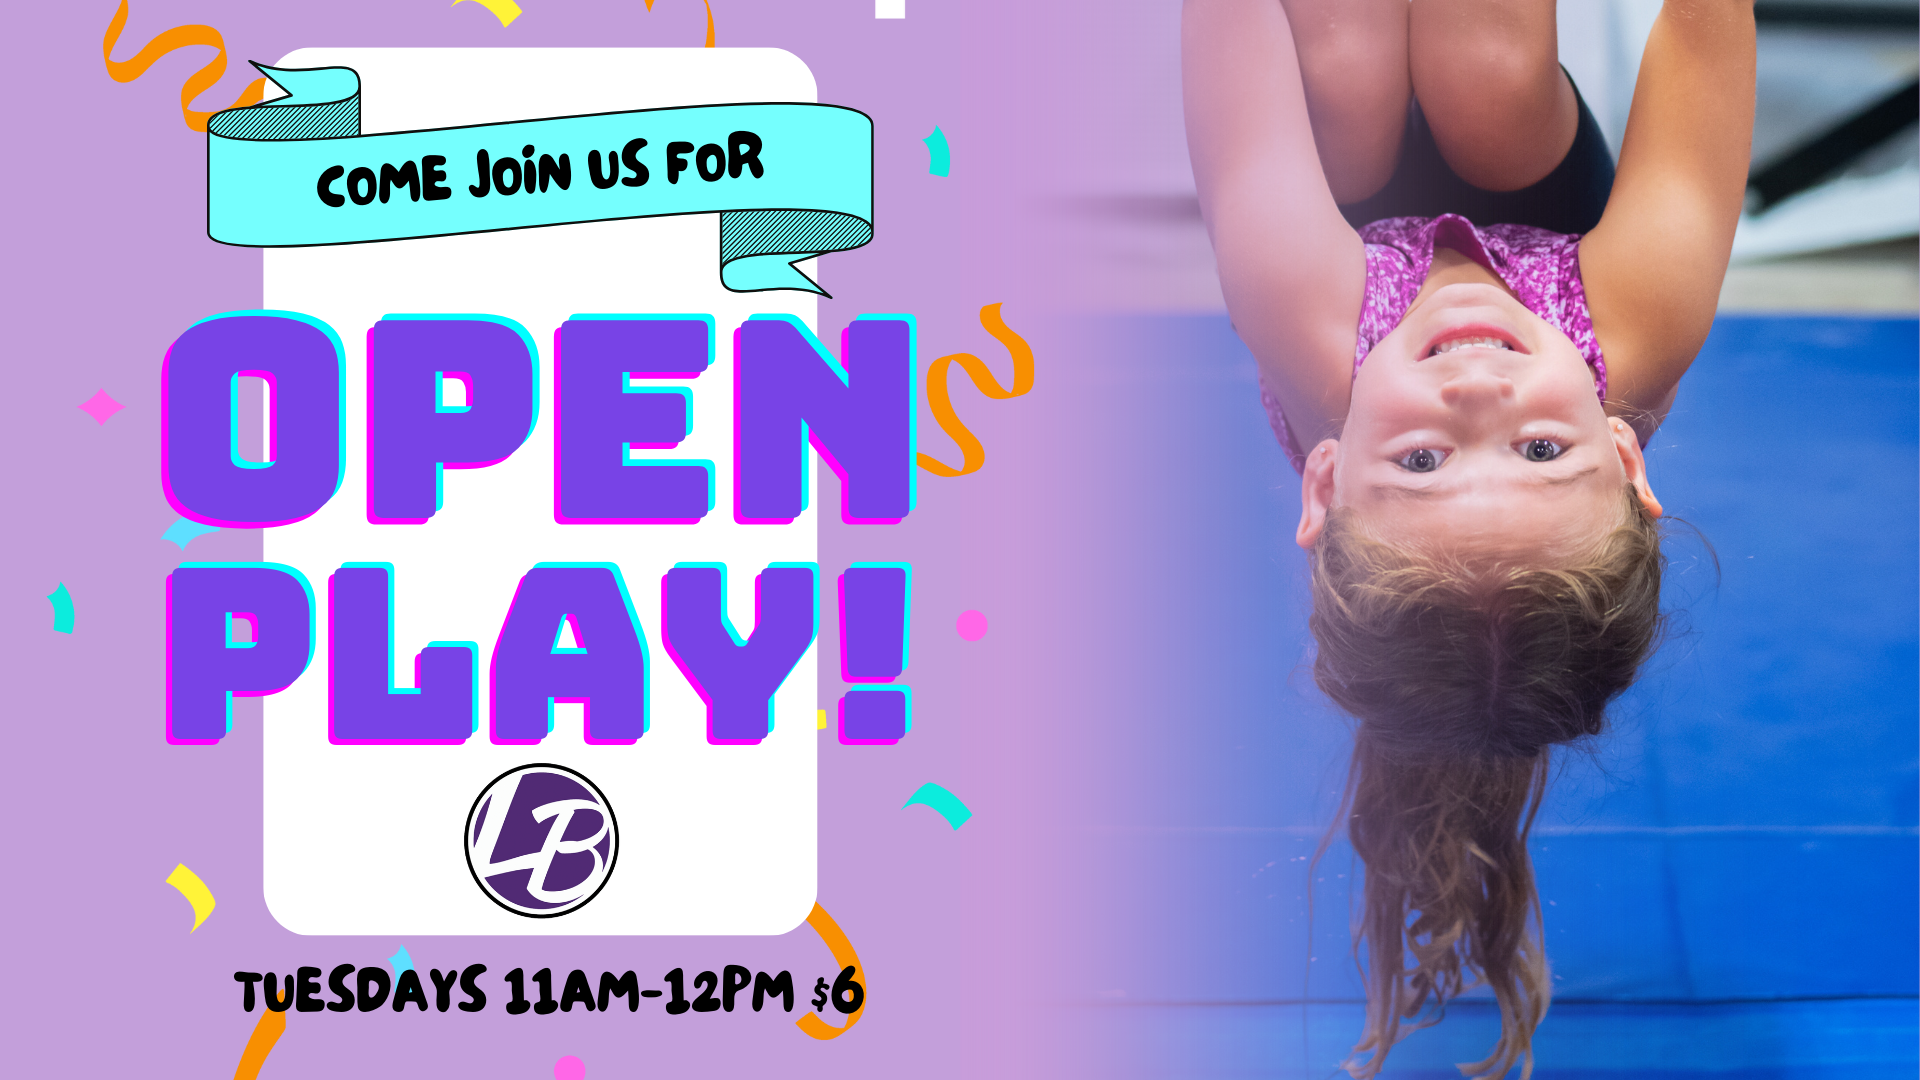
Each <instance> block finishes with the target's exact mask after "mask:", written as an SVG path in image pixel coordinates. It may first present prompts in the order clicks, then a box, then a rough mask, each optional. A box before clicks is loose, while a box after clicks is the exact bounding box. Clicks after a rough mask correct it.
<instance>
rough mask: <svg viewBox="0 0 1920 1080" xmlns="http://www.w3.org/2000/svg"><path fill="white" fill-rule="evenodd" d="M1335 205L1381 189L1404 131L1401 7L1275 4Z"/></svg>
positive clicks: (1367, 0) (1407, 88) (1403, 2)
mask: <svg viewBox="0 0 1920 1080" xmlns="http://www.w3.org/2000/svg"><path fill="white" fill-rule="evenodd" d="M1281 3H1282V6H1283V7H1285V8H1286V9H1287V21H1288V22H1289V23H1291V24H1292V28H1293V43H1294V50H1295V51H1296V52H1297V53H1299V56H1300V78H1301V80H1302V81H1303V82H1304V83H1305V84H1306V92H1307V116H1308V118H1309V119H1310V120H1311V121H1312V122H1313V141H1314V144H1315V146H1316V147H1318V149H1319V151H1320V168H1321V170H1322V171H1323V172H1325V173H1326V176H1327V186H1328V187H1329V188H1331V189H1332V190H1333V201H1334V202H1337V203H1351V202H1358V201H1360V200H1361V199H1364V198H1366V197H1367V196H1369V195H1372V194H1373V193H1374V192H1376V191H1379V190H1380V189H1381V188H1383V187H1385V186H1386V183H1387V180H1388V179H1389V178H1390V177H1392V176H1393V167H1394V165H1395V164H1397V163H1398V162H1399V159H1400V136H1401V134H1402V132H1404V131H1405V129H1406V124H1407V97H1408V95H1409V94H1411V93H1412V86H1411V83H1410V82H1409V80H1408V77H1407V7H1408V4H1407V0H1281Z"/></svg>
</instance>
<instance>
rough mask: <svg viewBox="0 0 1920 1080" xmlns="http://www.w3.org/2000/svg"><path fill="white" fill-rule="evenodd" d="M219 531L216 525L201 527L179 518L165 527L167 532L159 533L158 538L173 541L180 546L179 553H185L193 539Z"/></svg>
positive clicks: (197, 523)
mask: <svg viewBox="0 0 1920 1080" xmlns="http://www.w3.org/2000/svg"><path fill="white" fill-rule="evenodd" d="M219 531H220V526H218V525H202V524H200V523H199V522H197V521H188V520H187V519H186V518H180V519H179V520H177V521H175V522H174V523H173V524H171V525H169V526H167V531H166V532H163V533H161V534H160V537H161V539H163V540H171V541H173V542H174V543H176V544H178V545H180V550H181V551H185V550H187V545H188V544H191V543H193V538H194V537H196V536H205V535H207V534H208V533H214V532H219Z"/></svg>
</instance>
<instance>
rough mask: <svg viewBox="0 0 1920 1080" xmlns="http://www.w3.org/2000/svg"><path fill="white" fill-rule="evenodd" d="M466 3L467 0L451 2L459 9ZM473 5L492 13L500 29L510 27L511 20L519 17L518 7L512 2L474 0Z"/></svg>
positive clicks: (503, 0)
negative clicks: (498, 21) (497, 20)
mask: <svg viewBox="0 0 1920 1080" xmlns="http://www.w3.org/2000/svg"><path fill="white" fill-rule="evenodd" d="M466 2H467V0H453V6H454V7H459V6H460V5H461V4H464V3H466ZM474 3H476V4H479V5H480V6H481V7H483V8H486V9H487V10H488V11H491V12H493V17H494V18H496V19H499V20H500V26H501V28H502V29H504V28H506V27H509V26H512V25H513V20H515V19H517V18H519V17H520V5H519V4H516V3H514V2H513V0H474Z"/></svg>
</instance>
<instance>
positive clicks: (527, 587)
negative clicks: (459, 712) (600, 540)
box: [488, 563, 647, 745]
mask: <svg viewBox="0 0 1920 1080" xmlns="http://www.w3.org/2000/svg"><path fill="white" fill-rule="evenodd" d="M563 621H564V622H565V624H566V627H567V629H568V632H569V633H570V634H571V636H572V637H573V640H574V644H573V645H570V646H562V645H560V644H559V641H560V636H561V635H560V631H561V624H562V622H563ZM488 679H489V682H490V683H491V686H492V698H493V700H492V704H491V717H492V729H493V741H494V742H496V743H502V744H514V745H532V744H534V743H538V742H539V741H540V740H542V739H544V738H546V737H547V734H548V733H549V732H551V731H552V730H553V706H554V705H555V704H557V703H560V702H568V703H573V704H581V705H584V706H585V707H586V721H587V722H586V740H587V742H589V743H593V744H595V745H607V744H619V745H628V744H631V743H633V742H635V741H637V740H638V739H639V738H640V736H642V735H644V734H646V732H647V647H646V643H645V642H644V641H643V640H642V639H641V637H640V620H639V619H638V618H636V617H635V616H634V612H633V602H632V600H630V599H629V598H628V596H627V586H626V583H625V582H624V581H623V580H621V577H620V570H619V568H618V567H616V566H613V565H612V564H609V563H541V564H540V565H538V566H536V567H534V568H533V569H532V570H529V571H527V573H526V574H525V576H523V577H521V579H520V587H519V588H518V589H517V590H515V592H514V594H513V605H512V606H511V607H509V608H508V609H507V618H506V621H505V622H504V623H503V624H502V625H501V627H500V638H499V640H498V641H497V642H495V643H494V647H493V664H492V667H491V669H490V671H489V674H488Z"/></svg>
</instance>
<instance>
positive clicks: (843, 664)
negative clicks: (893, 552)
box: [840, 563, 912, 683]
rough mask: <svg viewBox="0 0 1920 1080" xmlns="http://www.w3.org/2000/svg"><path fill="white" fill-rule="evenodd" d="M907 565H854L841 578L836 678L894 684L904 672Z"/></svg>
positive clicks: (855, 681)
mask: <svg viewBox="0 0 1920 1080" xmlns="http://www.w3.org/2000/svg"><path fill="white" fill-rule="evenodd" d="M911 572H912V568H911V567H909V566H907V565H906V564H905V563H854V564H853V565H852V566H849V567H848V568H847V570H846V572H845V573H843V574H841V575H840V675H841V677H842V678H844V679H845V680H846V681H848V682H854V683H869V682H892V681H893V680H894V679H896V678H899V677H900V673H901V672H903V671H905V670H907V606H908V600H907V594H908V584H909V579H910V575H911Z"/></svg>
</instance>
